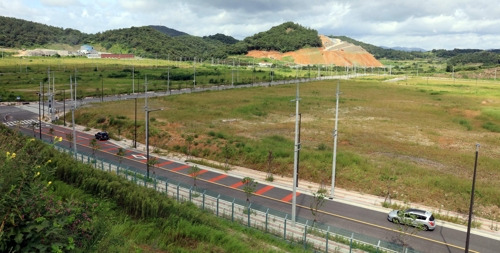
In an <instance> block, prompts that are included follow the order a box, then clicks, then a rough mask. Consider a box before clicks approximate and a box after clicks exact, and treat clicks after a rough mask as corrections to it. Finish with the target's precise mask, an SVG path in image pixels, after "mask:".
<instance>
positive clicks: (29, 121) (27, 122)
mask: <svg viewBox="0 0 500 253" xmlns="http://www.w3.org/2000/svg"><path fill="white" fill-rule="evenodd" d="M3 124H4V125H6V126H8V127H12V126H18V125H21V126H32V125H33V124H38V120H34V119H26V120H14V121H9V122H3Z"/></svg>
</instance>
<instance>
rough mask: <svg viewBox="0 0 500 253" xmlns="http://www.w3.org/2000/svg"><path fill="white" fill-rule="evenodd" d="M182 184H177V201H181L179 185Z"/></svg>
mask: <svg viewBox="0 0 500 253" xmlns="http://www.w3.org/2000/svg"><path fill="white" fill-rule="evenodd" d="M180 185H181V183H178V184H177V202H179V186H180Z"/></svg>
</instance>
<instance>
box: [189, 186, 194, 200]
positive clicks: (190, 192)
mask: <svg viewBox="0 0 500 253" xmlns="http://www.w3.org/2000/svg"><path fill="white" fill-rule="evenodd" d="M192 191H193V187H192V186H191V188H189V202H192V201H191V195H192Z"/></svg>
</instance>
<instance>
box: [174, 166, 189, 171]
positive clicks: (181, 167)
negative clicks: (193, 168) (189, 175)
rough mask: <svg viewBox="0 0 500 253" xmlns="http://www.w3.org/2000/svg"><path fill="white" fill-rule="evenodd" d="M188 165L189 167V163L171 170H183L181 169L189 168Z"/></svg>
mask: <svg viewBox="0 0 500 253" xmlns="http://www.w3.org/2000/svg"><path fill="white" fill-rule="evenodd" d="M189 167H190V166H189V165H182V166H180V167H177V168H173V169H172V171H179V170H183V169H186V168H189Z"/></svg>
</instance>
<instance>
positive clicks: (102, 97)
mask: <svg viewBox="0 0 500 253" xmlns="http://www.w3.org/2000/svg"><path fill="white" fill-rule="evenodd" d="M101 102H104V78H103V77H101Z"/></svg>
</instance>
